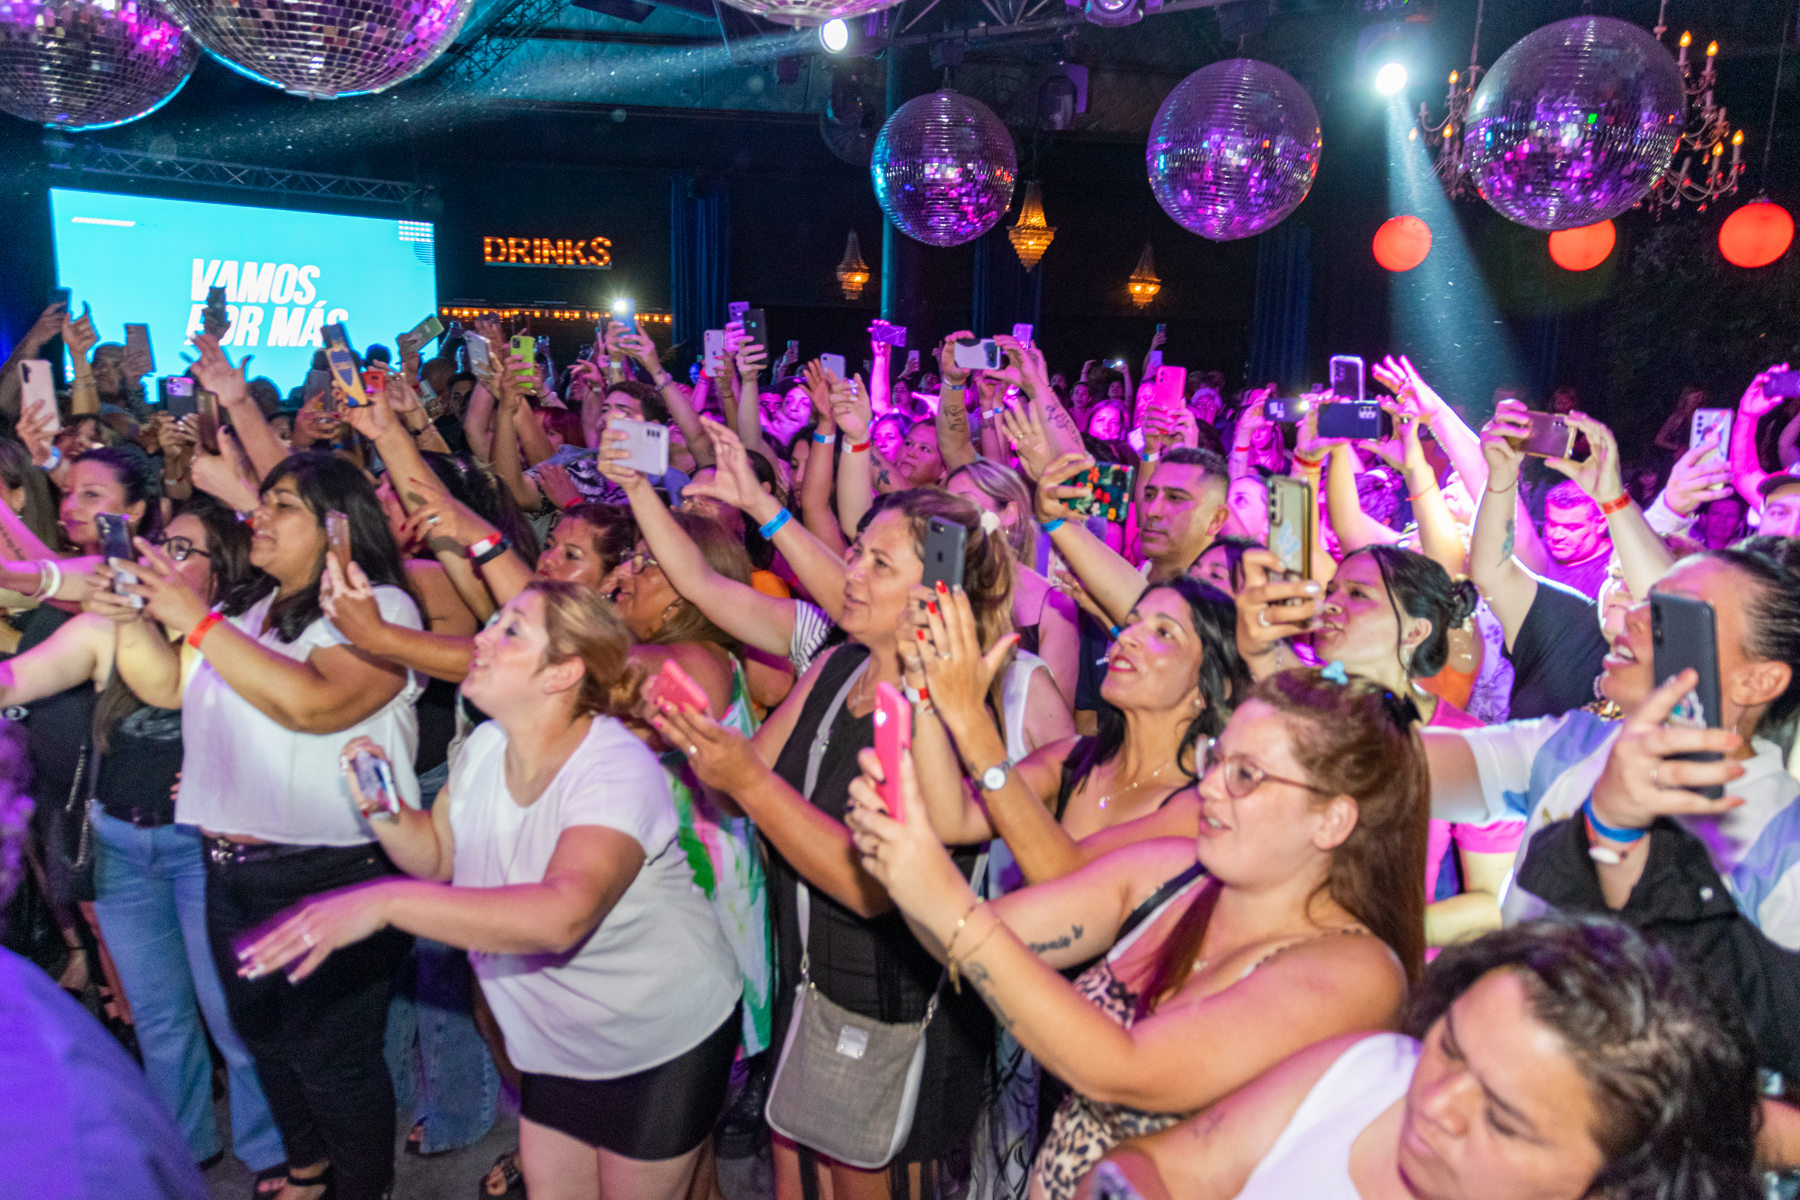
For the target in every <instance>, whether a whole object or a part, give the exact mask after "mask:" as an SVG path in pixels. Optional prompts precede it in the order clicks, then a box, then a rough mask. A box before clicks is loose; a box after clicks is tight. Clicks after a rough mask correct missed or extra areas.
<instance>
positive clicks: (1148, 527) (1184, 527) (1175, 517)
mask: <svg viewBox="0 0 1800 1200" xmlns="http://www.w3.org/2000/svg"><path fill="white" fill-rule="evenodd" d="M1230 483H1231V479H1230V476H1229V474H1228V472H1227V470H1226V467H1225V460H1224V459H1223V458H1221V457H1219V455H1217V454H1214V453H1213V452H1212V451H1210V450H1196V449H1194V448H1193V447H1192V446H1175V447H1173V448H1171V449H1170V450H1169V451H1168V452H1167V453H1166V454H1165V455H1164V456H1163V458H1162V460H1161V461H1160V462H1158V463H1156V464H1155V466H1154V470H1153V473H1152V474H1151V475H1150V478H1149V479H1148V481H1146V482H1145V484H1144V491H1143V495H1142V497H1141V498H1140V499H1139V501H1138V510H1137V511H1138V547H1139V549H1140V550H1142V551H1143V554H1144V559H1145V562H1144V577H1145V578H1146V579H1148V580H1149V581H1150V582H1151V583H1160V582H1162V581H1163V580H1165V579H1173V578H1174V577H1175V576H1177V575H1184V574H1186V573H1187V569H1188V568H1189V567H1191V566H1193V565H1194V561H1195V560H1196V559H1198V558H1199V557H1200V556H1201V555H1202V554H1203V553H1205V552H1206V548H1207V547H1208V546H1210V545H1212V540H1213V538H1215V537H1216V536H1218V533H1219V530H1220V529H1221V528H1222V527H1223V526H1224V524H1225V518H1226V517H1228V516H1229V515H1230V513H1231V509H1230V507H1229V506H1228V505H1227V504H1226V502H1225V500H1226V494H1227V492H1228V490H1229V488H1230ZM1602 565H1604V564H1602Z"/></svg>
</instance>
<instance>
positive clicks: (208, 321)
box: [204, 287, 231, 337]
mask: <svg viewBox="0 0 1800 1200" xmlns="http://www.w3.org/2000/svg"><path fill="white" fill-rule="evenodd" d="M230 327H231V314H229V313H227V312H226V311H225V289H224V288H222V287H213V288H207V289H206V309H205V316H204V328H205V329H206V331H207V332H208V333H210V334H212V335H213V336H215V337H217V336H219V335H221V334H223V333H224V332H225V330H227V329H229V328H230Z"/></svg>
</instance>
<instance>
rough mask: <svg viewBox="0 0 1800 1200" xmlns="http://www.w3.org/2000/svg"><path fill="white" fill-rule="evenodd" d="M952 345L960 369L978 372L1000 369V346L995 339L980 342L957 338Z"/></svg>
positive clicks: (984, 339) (985, 339)
mask: <svg viewBox="0 0 1800 1200" xmlns="http://www.w3.org/2000/svg"><path fill="white" fill-rule="evenodd" d="M951 345H952V347H953V349H954V353H955V362H956V365H957V366H959V367H963V368H970V369H974V370H978V371H998V370H999V369H1000V346H999V344H998V343H997V342H995V341H994V339H993V338H981V339H980V340H978V341H977V340H964V339H962V338H957V339H956V341H955V342H953V343H951Z"/></svg>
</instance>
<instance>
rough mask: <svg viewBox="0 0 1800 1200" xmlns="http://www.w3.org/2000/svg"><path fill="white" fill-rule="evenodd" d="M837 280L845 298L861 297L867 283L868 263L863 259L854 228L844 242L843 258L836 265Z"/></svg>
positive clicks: (856, 298)
mask: <svg viewBox="0 0 1800 1200" xmlns="http://www.w3.org/2000/svg"><path fill="white" fill-rule="evenodd" d="M837 281H838V286H839V287H841V288H843V289H844V299H846V300H860V299H862V294H863V288H865V287H867V286H868V285H869V264H868V263H866V262H864V261H863V256H862V245H861V243H859V242H858V241H857V240H856V230H854V229H852V230H851V231H850V240H849V241H847V242H845V243H844V260H843V261H842V262H840V263H838V265H837Z"/></svg>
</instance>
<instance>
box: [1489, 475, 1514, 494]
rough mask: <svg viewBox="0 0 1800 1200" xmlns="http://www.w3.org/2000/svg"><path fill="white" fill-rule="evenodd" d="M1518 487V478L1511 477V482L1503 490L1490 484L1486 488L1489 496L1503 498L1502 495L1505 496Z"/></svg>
mask: <svg viewBox="0 0 1800 1200" xmlns="http://www.w3.org/2000/svg"><path fill="white" fill-rule="evenodd" d="M1518 486H1519V478H1518V476H1516V475H1515V476H1513V481H1512V482H1511V483H1509V484H1507V485H1506V486H1505V487H1503V488H1497V487H1494V486H1493V485H1491V484H1490V485H1489V486H1488V492H1489V494H1490V495H1494V496H1504V495H1506V493H1508V492H1510V491H1512V490H1513V489H1514V488H1516V487H1518Z"/></svg>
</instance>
